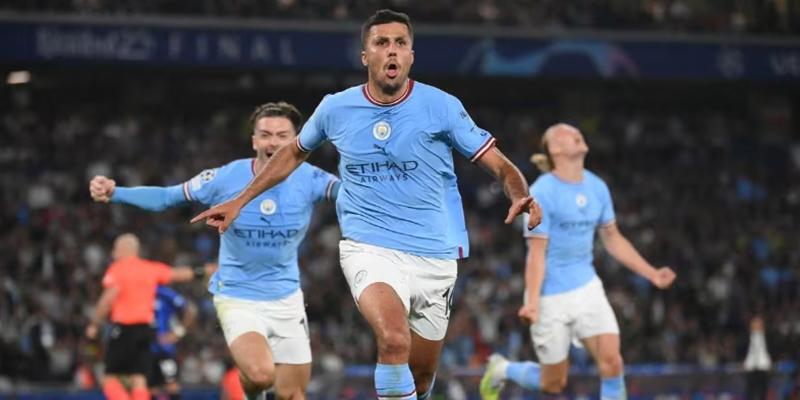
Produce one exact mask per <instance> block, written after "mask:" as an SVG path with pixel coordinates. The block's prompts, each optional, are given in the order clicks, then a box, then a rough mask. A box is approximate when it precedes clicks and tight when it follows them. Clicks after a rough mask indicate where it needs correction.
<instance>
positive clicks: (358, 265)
mask: <svg viewBox="0 0 800 400" xmlns="http://www.w3.org/2000/svg"><path fill="white" fill-rule="evenodd" d="M339 257H340V260H341V264H342V272H344V277H345V279H347V284H348V285H350V293H352V295H353V299H355V301H356V304H358V299H359V297H361V293H362V292H363V291H364V289H366V288H367V286H369V285H371V284H373V283H376V282H382V283H385V284H387V285H389V286H391V287H392V289H394V291H395V292H396V293H397V295H398V296H399V297H400V300H401V301H402V302H403V306H404V307H405V309H406V312H407V313H408V325H409V327H410V328H411V330H413V331H414V332H416V333H417V334H418V335H420V336H422V337H423V338H425V339H428V340H442V339H444V336H445V334H446V333H447V323H448V321H449V320H450V308H451V306H452V301H453V289H454V286H455V284H456V276H457V274H458V264H457V263H456V260H443V259H439V258H431V257H422V256H416V255H413V254H408V253H405V252H402V251H398V250H392V249H387V248H385V247H379V246H372V245H369V244H366V243H360V242H355V241H352V240H342V241H340V242H339Z"/></svg>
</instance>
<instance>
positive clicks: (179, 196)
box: [112, 159, 338, 300]
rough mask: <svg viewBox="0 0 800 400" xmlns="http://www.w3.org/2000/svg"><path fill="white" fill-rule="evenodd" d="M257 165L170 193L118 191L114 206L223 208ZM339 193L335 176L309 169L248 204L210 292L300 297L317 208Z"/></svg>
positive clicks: (207, 175)
mask: <svg viewBox="0 0 800 400" xmlns="http://www.w3.org/2000/svg"><path fill="white" fill-rule="evenodd" d="M254 163H255V160H254V159H242V160H236V161H233V162H231V163H229V164H227V165H225V166H222V167H220V168H214V169H208V170H205V171H203V172H201V173H200V174H198V175H197V176H195V177H194V178H192V179H190V180H189V181H187V182H185V183H184V184H182V185H176V186H171V187H168V188H133V189H129V188H117V189H116V191H115V193H114V197H113V198H112V201H114V202H123V203H128V204H134V205H138V206H140V207H144V208H148V209H153V210H158V209H162V208H164V207H168V206H172V205H175V204H179V203H185V202H187V201H193V202H199V203H202V204H205V205H208V206H211V205H215V204H219V203H222V202H225V201H227V200H230V199H232V198H233V197H235V196H236V195H237V194H238V193H239V192H241V191H242V189H244V188H245V187H246V186H247V184H248V183H250V181H251V180H252V179H253V177H254V176H255V174H254V171H253V167H254ZM337 188H338V179H337V178H336V177H335V176H333V175H331V174H329V173H327V172H325V171H323V170H321V169H319V168H317V167H314V166H312V165H310V164H307V163H303V164H301V165H300V166H299V167H298V168H297V169H296V170H295V171H294V172H292V174H291V175H289V176H288V177H287V178H286V180H284V181H283V182H281V183H279V184H278V185H276V186H275V187H273V188H271V189H270V190H268V191H266V192H264V193H262V194H260V195H259V196H258V197H256V198H255V199H253V200H252V201H251V202H249V203H247V205H245V206H244V208H242V210H241V213H240V214H239V217H238V218H236V220H234V221H233V223H232V224H231V226H230V228H229V229H228V230H227V231H225V233H224V234H223V235H222V236H221V238H220V248H219V269H218V270H217V272H216V273H214V275H213V276H212V277H211V281H210V283H209V291H211V292H212V293H214V294H219V295H223V296H228V297H233V298H239V299H249V300H277V299H281V298H284V297H286V296H288V295H290V294H292V293H294V292H295V291H296V290H297V289H298V288H299V287H300V273H299V269H298V265H297V248H298V247H299V246H300V242H301V241H302V240H303V238H304V237H305V234H306V231H307V230H308V224H309V221H310V220H311V213H312V211H313V208H314V203H315V202H317V201H320V200H322V199H326V198H335V193H336V190H337ZM157 189H160V190H157ZM137 191H138V192H137ZM143 191H150V192H152V193H148V194H147V197H146V199H147V200H148V201H150V202H152V203H153V204H147V203H146V202H145V201H144V200H145V196H143V195H142V193H143ZM156 199H158V200H156Z"/></svg>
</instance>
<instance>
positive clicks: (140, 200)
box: [89, 175, 189, 211]
mask: <svg viewBox="0 0 800 400" xmlns="http://www.w3.org/2000/svg"><path fill="white" fill-rule="evenodd" d="M89 194H90V195H91V196H92V200H94V201H96V202H98V203H109V202H111V203H122V204H130V205H132V206H136V207H139V208H143V209H145V210H149V211H162V210H165V209H167V208H170V207H174V206H176V205H180V204H185V203H188V202H189V200H188V199H187V198H186V194H185V190H184V187H183V185H175V186H167V187H163V186H137V187H132V188H127V187H117V183H116V182H115V181H114V180H113V179H109V178H108V177H105V176H102V175H98V176H95V177H94V178H92V180H91V181H90V182H89Z"/></svg>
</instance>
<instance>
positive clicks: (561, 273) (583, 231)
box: [525, 170, 615, 296]
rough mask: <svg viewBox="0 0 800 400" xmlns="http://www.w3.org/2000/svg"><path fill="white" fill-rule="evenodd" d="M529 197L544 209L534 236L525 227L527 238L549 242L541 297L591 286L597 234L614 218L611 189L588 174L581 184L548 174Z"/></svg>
mask: <svg viewBox="0 0 800 400" xmlns="http://www.w3.org/2000/svg"><path fill="white" fill-rule="evenodd" d="M530 194H531V196H533V198H534V199H536V201H537V202H539V205H540V206H541V207H542V222H541V223H540V224H539V226H537V227H536V228H534V229H533V231H531V232H528V230H527V227H526V228H525V232H526V234H525V236H528V237H545V238H547V239H548V241H547V254H546V256H545V273H544V282H543V283H542V295H543V296H545V295H552V294H557V293H562V292H566V291H569V290H572V289H576V288H578V287H581V286H583V285H584V284H586V283H588V282H589V281H590V280H591V279H592V278H594V277H595V276H597V274H596V272H595V269H594V266H593V265H592V260H593V255H592V250H593V246H594V235H595V231H596V230H597V227H598V226H602V225H606V224H609V223H611V222H613V221H614V218H615V217H614V204H613V203H612V201H611V193H610V192H609V191H608V186H606V184H605V182H603V180H602V179H600V178H599V177H598V176H597V175H595V174H593V173H591V172H589V171H587V170H584V173H583V181H581V182H580V183H570V182H565V181H563V180H561V179H559V178H558V177H557V176H555V175H554V174H552V173H546V174H542V175H541V176H540V177H539V178H538V179H537V180H536V182H534V183H533V184H532V185H531V187H530Z"/></svg>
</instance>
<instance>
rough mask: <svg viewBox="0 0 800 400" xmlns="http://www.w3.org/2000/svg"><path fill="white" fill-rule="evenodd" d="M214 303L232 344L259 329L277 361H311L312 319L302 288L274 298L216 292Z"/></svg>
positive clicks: (303, 362) (227, 340)
mask: <svg viewBox="0 0 800 400" xmlns="http://www.w3.org/2000/svg"><path fill="white" fill-rule="evenodd" d="M214 307H215V308H216V309H217V318H218V319H219V322H220V325H222V332H223V333H224V334H225V341H226V342H228V346H230V345H231V343H233V341H234V340H236V338H238V337H239V336H241V335H242V334H244V333H247V332H256V333H259V334H261V335H263V336H264V337H265V338H266V339H267V343H268V344H269V347H270V349H271V350H272V358H273V360H274V361H275V363H276V364H308V363H310V362H311V345H310V343H309V339H308V319H307V318H306V309H305V303H304V301H303V291H302V290H298V291H296V292H294V293H293V294H291V295H289V296H288V297H285V298H283V299H279V300H272V301H258V300H244V299H234V298H231V297H226V296H219V295H216V296H214Z"/></svg>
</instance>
